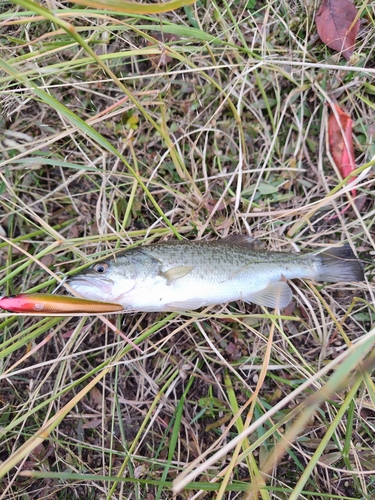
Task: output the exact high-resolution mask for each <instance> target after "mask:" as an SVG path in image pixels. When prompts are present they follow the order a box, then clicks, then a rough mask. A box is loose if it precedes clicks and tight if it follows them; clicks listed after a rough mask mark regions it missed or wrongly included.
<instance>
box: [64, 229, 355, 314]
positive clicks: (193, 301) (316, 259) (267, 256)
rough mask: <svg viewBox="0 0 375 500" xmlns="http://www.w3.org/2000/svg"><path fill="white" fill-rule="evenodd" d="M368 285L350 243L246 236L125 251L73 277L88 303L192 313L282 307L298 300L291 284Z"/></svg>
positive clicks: (128, 309) (71, 281)
mask: <svg viewBox="0 0 375 500" xmlns="http://www.w3.org/2000/svg"><path fill="white" fill-rule="evenodd" d="M295 278H303V279H312V280H316V281H323V282H332V283H336V282H359V281H363V280H364V269H363V265H362V263H361V262H360V261H359V260H358V259H357V258H356V257H355V255H354V253H353V251H352V250H351V248H350V245H349V244H345V245H343V246H334V247H331V248H328V249H326V250H324V251H322V252H320V253H316V252H314V253H287V252H273V251H266V250H260V249H259V241H258V240H253V239H252V238H250V237H248V236H245V235H232V236H229V237H226V238H222V239H218V240H211V241H207V240H197V241H190V240H181V241H180V240H170V241H165V242H160V243H153V244H149V245H144V246H140V247H133V248H128V249H125V250H122V251H121V252H119V253H118V254H115V255H114V257H112V258H109V259H104V260H101V261H98V262H96V263H94V264H92V265H91V266H90V267H89V268H87V269H86V270H84V271H83V272H81V273H80V274H77V275H75V276H73V277H72V278H70V279H69V280H68V283H69V285H70V286H71V287H72V288H73V289H74V290H75V291H76V292H78V293H79V294H80V295H81V296H82V297H84V298H86V299H91V300H105V301H110V302H115V303H117V304H121V305H122V306H123V308H124V311H125V312H173V311H190V310H195V309H199V308H201V307H206V306H214V305H218V304H223V303H227V302H232V301H237V300H242V301H244V302H247V303H253V304H258V305H261V306H266V307H271V308H277V309H282V308H284V307H286V306H287V305H288V304H289V303H290V302H291V300H292V291H291V288H290V286H289V285H288V283H287V280H288V279H295Z"/></svg>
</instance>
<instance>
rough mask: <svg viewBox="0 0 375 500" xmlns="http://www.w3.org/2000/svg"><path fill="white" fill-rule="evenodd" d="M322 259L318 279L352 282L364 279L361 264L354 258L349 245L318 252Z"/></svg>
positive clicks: (332, 281)
mask: <svg viewBox="0 0 375 500" xmlns="http://www.w3.org/2000/svg"><path fill="white" fill-rule="evenodd" d="M319 257H321V259H322V271H321V273H320V274H319V277H318V278H317V279H318V281H330V282H331V283H337V282H341V281H346V282H353V281H364V280H365V276H364V272H363V264H362V262H361V261H360V260H358V259H357V258H356V256H355V255H354V253H353V251H352V249H351V248H350V245H349V244H348V243H347V244H345V245H344V246H342V247H332V248H329V249H328V250H326V251H325V252H322V253H320V254H319Z"/></svg>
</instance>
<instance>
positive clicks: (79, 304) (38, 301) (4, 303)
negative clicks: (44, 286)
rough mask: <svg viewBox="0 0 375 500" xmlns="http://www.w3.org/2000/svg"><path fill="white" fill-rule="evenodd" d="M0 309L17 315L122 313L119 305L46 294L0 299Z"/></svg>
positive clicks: (23, 294)
mask: <svg viewBox="0 0 375 500" xmlns="http://www.w3.org/2000/svg"><path fill="white" fill-rule="evenodd" d="M0 309H4V310H5V311H10V312H17V313H46V314H58V313H68V314H69V313H72V314H75V313H94V314H100V313H109V312H115V311H123V310H124V308H123V307H122V306H121V305H120V304H113V303H111V302H100V301H96V300H86V299H80V298H77V297H67V296H63V295H52V294H48V293H29V294H27V293H22V294H20V295H14V296H9V297H2V298H0Z"/></svg>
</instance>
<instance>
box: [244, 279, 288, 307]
mask: <svg viewBox="0 0 375 500" xmlns="http://www.w3.org/2000/svg"><path fill="white" fill-rule="evenodd" d="M292 297H293V295H292V290H291V289H290V286H289V285H288V284H287V283H285V281H276V282H274V283H270V284H269V285H268V286H267V287H266V288H263V289H262V290H259V291H258V292H253V293H251V294H249V295H247V296H246V297H244V300H245V301H246V302H252V303H253V304H258V305H259V306H266V307H272V308H275V309H282V308H283V307H286V306H287V305H288V304H290V302H291V300H292Z"/></svg>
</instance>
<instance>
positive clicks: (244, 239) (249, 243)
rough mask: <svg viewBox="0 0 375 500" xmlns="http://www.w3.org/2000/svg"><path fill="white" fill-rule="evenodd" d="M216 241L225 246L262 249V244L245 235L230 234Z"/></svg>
mask: <svg viewBox="0 0 375 500" xmlns="http://www.w3.org/2000/svg"><path fill="white" fill-rule="evenodd" d="M218 241H220V243H224V244H225V245H236V246H239V247H246V248H249V249H252V250H261V249H264V243H263V242H262V241H260V240H257V239H256V238H252V237H251V236H247V235H246V234H231V235H229V236H226V237H225V238H222V239H221V240H218Z"/></svg>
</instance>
